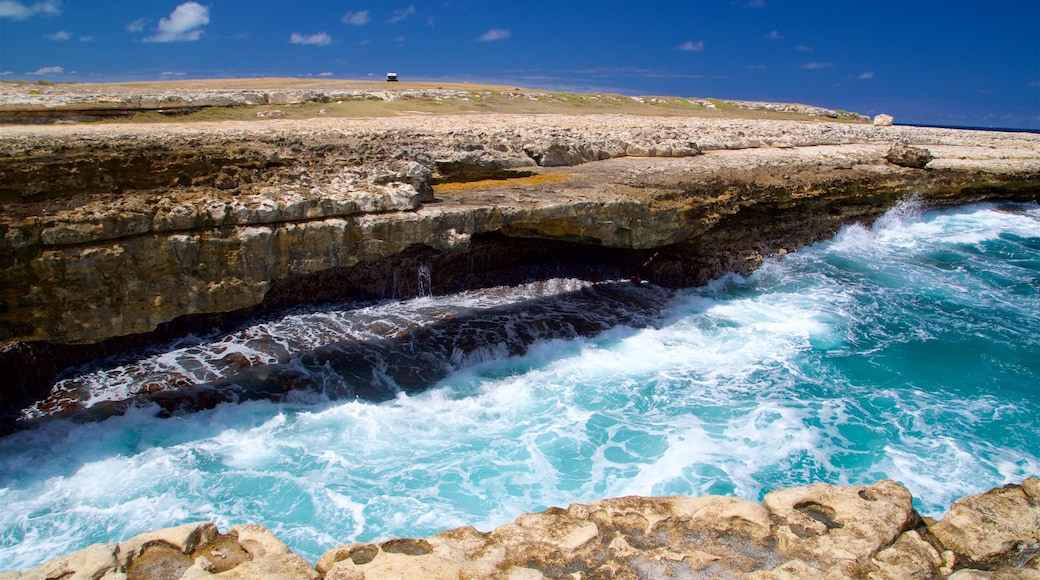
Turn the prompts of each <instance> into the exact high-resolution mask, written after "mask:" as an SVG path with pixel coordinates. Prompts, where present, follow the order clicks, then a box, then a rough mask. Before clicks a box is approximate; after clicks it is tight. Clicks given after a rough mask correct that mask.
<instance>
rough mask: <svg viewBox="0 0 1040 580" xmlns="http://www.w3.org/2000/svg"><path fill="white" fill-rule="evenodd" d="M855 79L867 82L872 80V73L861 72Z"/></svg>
mask: <svg viewBox="0 0 1040 580" xmlns="http://www.w3.org/2000/svg"><path fill="white" fill-rule="evenodd" d="M856 78H857V79H859V80H861V81H869V80H870V79H872V78H874V71H872V70H868V71H866V72H861V73H859V75H858V76H857V77H856Z"/></svg>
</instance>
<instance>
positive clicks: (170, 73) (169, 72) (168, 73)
mask: <svg viewBox="0 0 1040 580" xmlns="http://www.w3.org/2000/svg"><path fill="white" fill-rule="evenodd" d="M187 75H188V73H183V72H176V71H172V70H164V71H162V72H161V73H159V76H161V77H166V78H169V77H183V76H187Z"/></svg>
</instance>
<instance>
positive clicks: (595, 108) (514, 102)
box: [41, 78, 835, 123]
mask: <svg viewBox="0 0 1040 580" xmlns="http://www.w3.org/2000/svg"><path fill="white" fill-rule="evenodd" d="M429 89H441V90H442V91H443V92H442V93H440V94H441V97H436V96H428V97H420V98H417V97H415V96H414V93H413V94H410V95H405V94H404V93H406V92H408V91H423V90H429ZM44 90H46V91H47V92H69V93H76V94H110V93H124V94H125V93H137V94H153V95H154V94H157V93H175V92H177V91H188V92H190V91H213V90H230V91H235V90H238V91H258V92H259V91H263V92H277V91H291V90H296V91H365V92H369V93H391V94H393V95H394V96H395V97H396V98H393V99H390V100H384V99H380V98H367V99H363V98H359V99H356V100H343V101H338V102H329V103H301V104H293V105H279V106H274V105H257V106H239V107H207V108H203V109H201V110H198V111H195V112H189V113H187V114H169V113H166V114H164V113H159V112H145V113H137V114H134V115H133V116H131V117H129V119H128V118H127V117H119V118H113V119H110V120H108V121H102V122H127V121H128V120H129V121H130V122H136V123H163V122H164V123H171V122H172V123H184V122H193V121H246V120H253V121H256V120H259V119H258V117H257V114H258V113H267V112H270V111H274V110H278V111H281V115H282V118H286V119H313V118H319V117H331V118H343V117H347V118H358V117H390V116H397V115H416V114H431V115H455V114H480V113H503V114H567V115H586V114H623V115H639V116H678V117H707V118H739V119H772V120H803V121H807V120H820V119H819V118H818V117H815V116H812V115H808V114H803V113H789V112H776V111H765V110H750V109H742V108H738V107H737V106H736V104H735V103H729V102H728V101H717V100H714V99H709V101H711V102H712V103H714V104H715V108H712V107H707V106H704V105H702V104H698V103H695V102H692V101H691V100H689V99H685V98H679V97H641V98H638V99H636V98H632V97H627V96H623V95H615V94H603V93H593V94H578V93H567V92H550V91H539V90H533V89H524V88H519V87H510V86H496V85H476V84H469V83H443V82H397V83H387V82H385V81H383V80H335V79H281V78H264V79H212V80H172V81H152V82H134V83H111V84H58V85H54V86H48V87H44V88H43V89H41V92H43V91H44ZM443 95H450V96H443ZM827 120H828V121H835V119H827Z"/></svg>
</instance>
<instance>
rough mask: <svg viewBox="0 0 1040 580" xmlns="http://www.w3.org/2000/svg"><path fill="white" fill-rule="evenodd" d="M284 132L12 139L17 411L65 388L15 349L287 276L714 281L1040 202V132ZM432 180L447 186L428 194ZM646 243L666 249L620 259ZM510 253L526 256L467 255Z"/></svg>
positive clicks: (3, 393) (436, 120)
mask: <svg viewBox="0 0 1040 580" xmlns="http://www.w3.org/2000/svg"><path fill="white" fill-rule="evenodd" d="M299 98H303V96H300V97H299ZM293 99H297V97H296V96H294V97H293ZM267 125H268V124H264V123H259V122H258V123H256V124H235V125H233V126H227V127H223V128H220V129H214V128H212V127H203V128H199V127H198V126H195V125H192V124H183V125H178V124H169V125H166V124H164V125H163V126H162V128H161V129H160V130H157V128H156V127H155V126H150V125H94V126H83V127H68V128H66V127H60V128H58V127H30V126H23V127H7V128H5V137H8V136H9V137H10V138H5V139H3V140H0V204H3V211H2V212H0V278H2V279H3V280H4V284H3V285H0V347H2V348H0V385H3V389H2V390H0V413H4V412H12V409H10V407H11V406H12V405H18V404H22V403H23V402H24V400H23V398H19V397H22V395H17V394H16V395H9V393H19V392H25V393H28V392H36V391H38V390H41V389H45V388H46V385H45V384H44V383H45V382H46V380H47V379H46V378H42V379H37V378H35V377H33V378H32V384H27V383H25V381H26V380H27V379H26V378H25V374H24V373H20V372H16V371H13V370H9V369H18V368H20V367H21V364H20V363H19V362H18V361H19V360H22V359H17V360H16V359H15V358H10V357H15V356H18V357H22V355H23V354H25V351H24V349H21V348H13V347H12V348H8V347H7V345H11V344H14V343H16V342H32V343H33V344H34V345H37V346H39V348H49V345H73V344H97V343H100V342H103V341H118V340H122V338H121V337H128V336H132V335H137V334H140V333H150V332H153V331H155V330H156V329H160V328H163V327H164V326H165V325H167V323H173V322H176V321H179V320H184V318H185V317H189V316H198V315H210V314H212V315H223V314H224V313H244V312H246V311H247V310H249V309H254V308H261V309H264V308H274V307H275V305H277V304H282V302H279V301H278V300H287V299H285V298H278V300H274V299H272V301H271V302H267V301H268V298H269V297H270V296H271V293H272V289H274V288H285V290H282V291H281V293H280V294H278V296H281V297H285V296H290V295H291V296H294V297H295V298H294V299H296V300H298V301H299V302H297V303H300V302H306V301H307V300H308V299H309V296H310V294H309V292H310V291H307V292H304V291H303V290H299V291H292V290H289V288H291V286H292V284H293V283H295V282H294V281H301V280H305V278H306V277H307V276H312V275H318V274H322V273H330V275H331V274H333V273H334V274H335V275H336V276H337V279H338V280H340V281H341V282H342V283H341V284H340V287H341V288H343V289H344V294H343V295H341V296H333V295H326V294H323V299H327V300H340V299H346V298H345V297H350V298H354V297H360V298H378V297H381V296H385V295H387V292H386V288H387V287H388V286H389V285H390V284H391V283H392V279H391V278H390V277H389V274H387V275H386V276H387V277H386V278H384V279H383V280H382V282H381V283H382V286H379V284H380V280H377V279H371V280H369V279H365V280H363V282H364V284H365V286H364V287H363V288H364V292H362V291H361V290H357V293H356V294H355V293H352V292H354V291H355V290H356V289H357V288H358V286H357V285H356V284H360V282H359V281H358V278H356V277H352V276H354V274H352V272H354V270H352V269H354V268H359V267H360V266H361V265H364V264H371V263H372V262H375V261H379V260H392V259H395V257H397V256H400V255H401V253H402V252H404V251H406V250H409V249H417V248H423V247H425V248H433V249H436V250H438V251H440V252H465V251H469V249H470V248H471V247H472V242H473V240H478V239H480V238H481V237H491V236H506V237H509V238H513V239H518V240H527V239H542V240H555V241H564V242H568V243H574V244H581V245H583V246H591V247H596V248H611V249H616V250H618V253H616V254H612V256H613V257H612V258H611V259H616V260H617V264H621V265H622V267H623V268H625V269H626V271H625V272H623V274H624V275H625V276H638V277H640V278H641V279H644V280H649V281H652V282H655V283H658V284H663V285H669V286H678V285H698V284H703V283H705V282H706V281H707V280H708V279H709V278H711V277H713V276H717V275H720V274H722V273H724V272H728V271H735V272H739V273H747V272H749V271H750V270H752V269H754V268H755V267H757V265H758V264H759V263H760V262H761V260H762V257H763V256H766V255H770V254H774V253H777V252H778V251H779V250H780V249H790V248H796V247H799V246H800V245H803V244H806V243H811V242H814V241H817V240H820V239H823V238H825V237H828V236H830V235H832V234H833V233H834V232H835V231H837V229H838V228H839V227H840V226H841V225H843V224H847V223H851V222H855V221H859V222H864V223H868V222H869V221H871V220H872V219H874V218H875V217H876V216H877V215H880V214H881V213H882V212H884V211H885V210H886V209H887V208H889V207H891V206H892V205H893V204H895V203H896V202H897V201H898V200H900V199H902V198H903V197H904V196H905V194H906V192H908V191H914V192H916V193H917V194H918V195H919V196H920V199H922V201H923V202H925V203H943V204H950V203H963V202H969V201H976V200H979V199H987V198H1009V199H1020V200H1032V199H1036V196H1037V192H1038V191H1040V178H1038V176H1040V136H1036V135H1030V134H1005V133H995V132H969V131H954V130H944V129H925V128H911V127H897V128H894V129H893V130H892V131H877V130H875V129H874V128H873V127H869V126H865V125H856V124H847V123H803V122H795V121H748V120H739V119H692V118H691V119H677V118H670V117H669V118H652V117H624V116H589V117H578V116H571V117H567V116H551V117H539V116H533V117H531V116H510V115H489V116H486V117H485V116H480V117H476V116H473V117H470V116H465V117H443V118H442V117H428V118H416V117H412V118H388V119H346V120H344V119H317V120H311V121H293V120H285V121H284V122H281V123H279V124H278V127H276V128H271V127H269V126H267ZM900 141H906V142H908V143H916V144H922V143H929V144H931V145H929V146H930V147H932V149H933V150H934V151H936V154H937V155H940V158H939V159H936V160H934V161H932V162H931V163H929V167H930V170H929V171H928V173H927V174H924V172H908V171H903V170H900V169H899V168H898V167H896V166H894V165H892V164H891V163H885V162H883V161H882V160H883V157H884V155H885V154H886V152H887V151H888V149H889V147H890V146H891V144H892V143H894V142H900ZM536 162H538V163H541V164H542V165H543V166H545V165H550V166H556V165H558V164H572V165H570V166H567V167H564V166H560V167H551V168H546V167H541V168H540V167H538V166H537V165H536ZM573 164H577V165H573ZM514 178H517V179H514ZM486 179H492V180H497V181H489V182H483V183H482V182H480V181H479V180H486ZM474 180H478V181H474ZM462 182H472V187H461V185H463V183H462ZM434 183H436V184H437V185H436V187H441V188H443V189H444V192H445V193H443V194H438V195H436V196H431V193H432V192H431V190H430V187H431V184H434ZM456 186H459V187H456ZM980 186H981V187H980ZM643 251H652V253H650V254H647V255H645V256H636V255H635V254H627V255H622V252H643ZM658 253H660V255H657V254H658ZM654 255H657V257H656V258H654V259H653V260H650V261H648V258H650V257H651V256H654ZM431 259H432V258H431ZM498 259H500V260H502V262H503V263H507V262H509V258H508V257H506V256H503V257H499V258H495V259H492V260H482V261H478V262H471V264H476V263H484V264H490V266H488V267H489V268H493V267H499V266H498V265H496V264H495V263H494V262H495V260H498ZM444 260H445V261H450V257H444ZM633 264H635V265H637V266H633ZM638 264H646V266H645V267H641V266H638ZM358 272H360V270H358ZM387 272H390V270H387ZM460 274H464V275H466V276H470V277H471V278H469V279H471V280H476V279H477V278H478V277H479V276H480V271H479V270H477V271H474V270H472V269H467V270H466V272H465V273H460ZM358 275H359V276H364V274H358ZM444 276H446V277H447V276H450V274H449V273H445V274H444ZM313 288H318V286H317V285H313V286H312V289H313ZM320 290H321V291H322V292H325V291H326V290H327V288H326V287H324V286H323V287H321V288H320ZM265 302H267V303H266V305H265ZM194 330H205V329H194ZM135 340H138V339H135ZM139 340H140V341H144V340H146V338H145V337H142V338H141V339H139ZM140 341H138V342H136V344H138V345H139V344H140ZM128 344H129V343H128ZM34 348H35V347H34ZM120 348H126V347H117V346H114V345H113V344H106V345H105V346H104V347H101V348H100V349H99V351H90V350H89V349H88V350H83V351H82V352H83V353H84V354H83V355H82V356H81V358H79V359H72V358H69V359H67V360H66V359H63V358H62V357H55V358H53V359H52V362H53V363H54V364H53V365H51V366H50V367H48V368H52V369H53V370H52V371H51V376H53V375H54V374H55V373H57V372H60V371H61V370H62V369H64V368H66V367H67V366H71V365H74V364H77V363H81V362H85V360H91V359H92V358H93V357H94V356H96V354H97V352H100V351H105V352H110V353H111V352H113V351H118V350H119V349H120ZM73 350H74V349H69V350H68V351H66V352H73ZM76 352H80V351H76ZM71 356H72V355H70V357H71ZM76 356H80V355H76ZM29 357H30V358H32V355H31V353H30V354H29ZM23 358H24V357H23ZM8 385H12V386H8ZM20 389H24V390H21V391H20ZM8 397H13V398H8ZM30 398H31V397H30ZM15 399H17V400H15ZM22 408H24V407H18V408H16V409H13V411H14V412H17V411H20V410H21V409H22ZM7 429H9V427H6V426H3V427H0V431H4V430H7Z"/></svg>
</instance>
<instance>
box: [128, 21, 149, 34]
mask: <svg viewBox="0 0 1040 580" xmlns="http://www.w3.org/2000/svg"><path fill="white" fill-rule="evenodd" d="M145 26H148V20H146V19H144V18H138V19H137V20H134V21H133V22H131V23H129V24H127V25H126V29H127V30H128V31H129V32H141V31H142V30H144V27H145Z"/></svg>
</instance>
